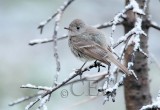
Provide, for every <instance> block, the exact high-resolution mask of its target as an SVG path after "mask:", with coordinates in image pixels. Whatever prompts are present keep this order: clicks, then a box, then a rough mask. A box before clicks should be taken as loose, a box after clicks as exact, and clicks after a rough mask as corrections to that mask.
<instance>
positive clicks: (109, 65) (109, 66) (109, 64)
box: [107, 62, 111, 74]
mask: <svg viewBox="0 0 160 110" xmlns="http://www.w3.org/2000/svg"><path fill="white" fill-rule="evenodd" d="M107 65H108V74H110V68H111V63H110V62H108V64H107Z"/></svg>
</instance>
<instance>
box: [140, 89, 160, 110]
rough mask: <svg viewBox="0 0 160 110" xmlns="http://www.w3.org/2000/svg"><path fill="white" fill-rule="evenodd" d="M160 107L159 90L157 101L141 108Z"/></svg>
mask: <svg viewBox="0 0 160 110" xmlns="http://www.w3.org/2000/svg"><path fill="white" fill-rule="evenodd" d="M159 109H160V90H159V92H158V96H157V99H156V101H154V102H153V103H152V104H149V105H145V106H143V107H142V108H141V109H140V110H159Z"/></svg>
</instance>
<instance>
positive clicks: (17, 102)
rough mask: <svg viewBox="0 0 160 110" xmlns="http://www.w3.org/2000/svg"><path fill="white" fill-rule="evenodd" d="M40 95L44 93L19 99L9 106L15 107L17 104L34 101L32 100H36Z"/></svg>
mask: <svg viewBox="0 0 160 110" xmlns="http://www.w3.org/2000/svg"><path fill="white" fill-rule="evenodd" d="M39 95H42V93H41V92H38V93H37V94H34V95H31V96H26V97H22V98H19V99H17V100H15V101H13V102H11V103H9V106H14V105H16V104H19V103H22V102H25V101H27V100H30V99H32V98H35V97H37V96H39Z"/></svg>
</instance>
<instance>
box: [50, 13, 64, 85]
mask: <svg viewBox="0 0 160 110" xmlns="http://www.w3.org/2000/svg"><path fill="white" fill-rule="evenodd" d="M61 16H62V10H59V13H58V14H57V16H56V20H55V25H54V33H53V37H52V38H53V51H54V57H55V59H56V66H57V68H56V76H55V82H54V84H55V85H57V81H58V76H59V72H60V69H61V67H60V61H59V55H58V50H57V33H58V28H59V22H60V19H61Z"/></svg>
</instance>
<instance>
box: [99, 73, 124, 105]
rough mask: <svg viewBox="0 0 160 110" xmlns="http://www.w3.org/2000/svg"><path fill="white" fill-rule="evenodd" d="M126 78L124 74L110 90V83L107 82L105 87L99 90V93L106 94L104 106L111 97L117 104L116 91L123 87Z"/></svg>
mask: <svg viewBox="0 0 160 110" xmlns="http://www.w3.org/2000/svg"><path fill="white" fill-rule="evenodd" d="M125 78H126V75H125V74H123V75H122V76H121V78H120V80H119V81H118V82H117V83H116V84H115V85H114V86H113V87H109V88H108V82H107V81H106V82H105V84H104V85H103V88H101V89H98V91H99V92H104V94H105V96H106V97H105V99H104V102H103V104H105V102H106V101H109V97H111V98H112V101H113V102H115V96H116V91H117V89H118V87H120V86H122V85H123V81H124V79H125Z"/></svg>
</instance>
